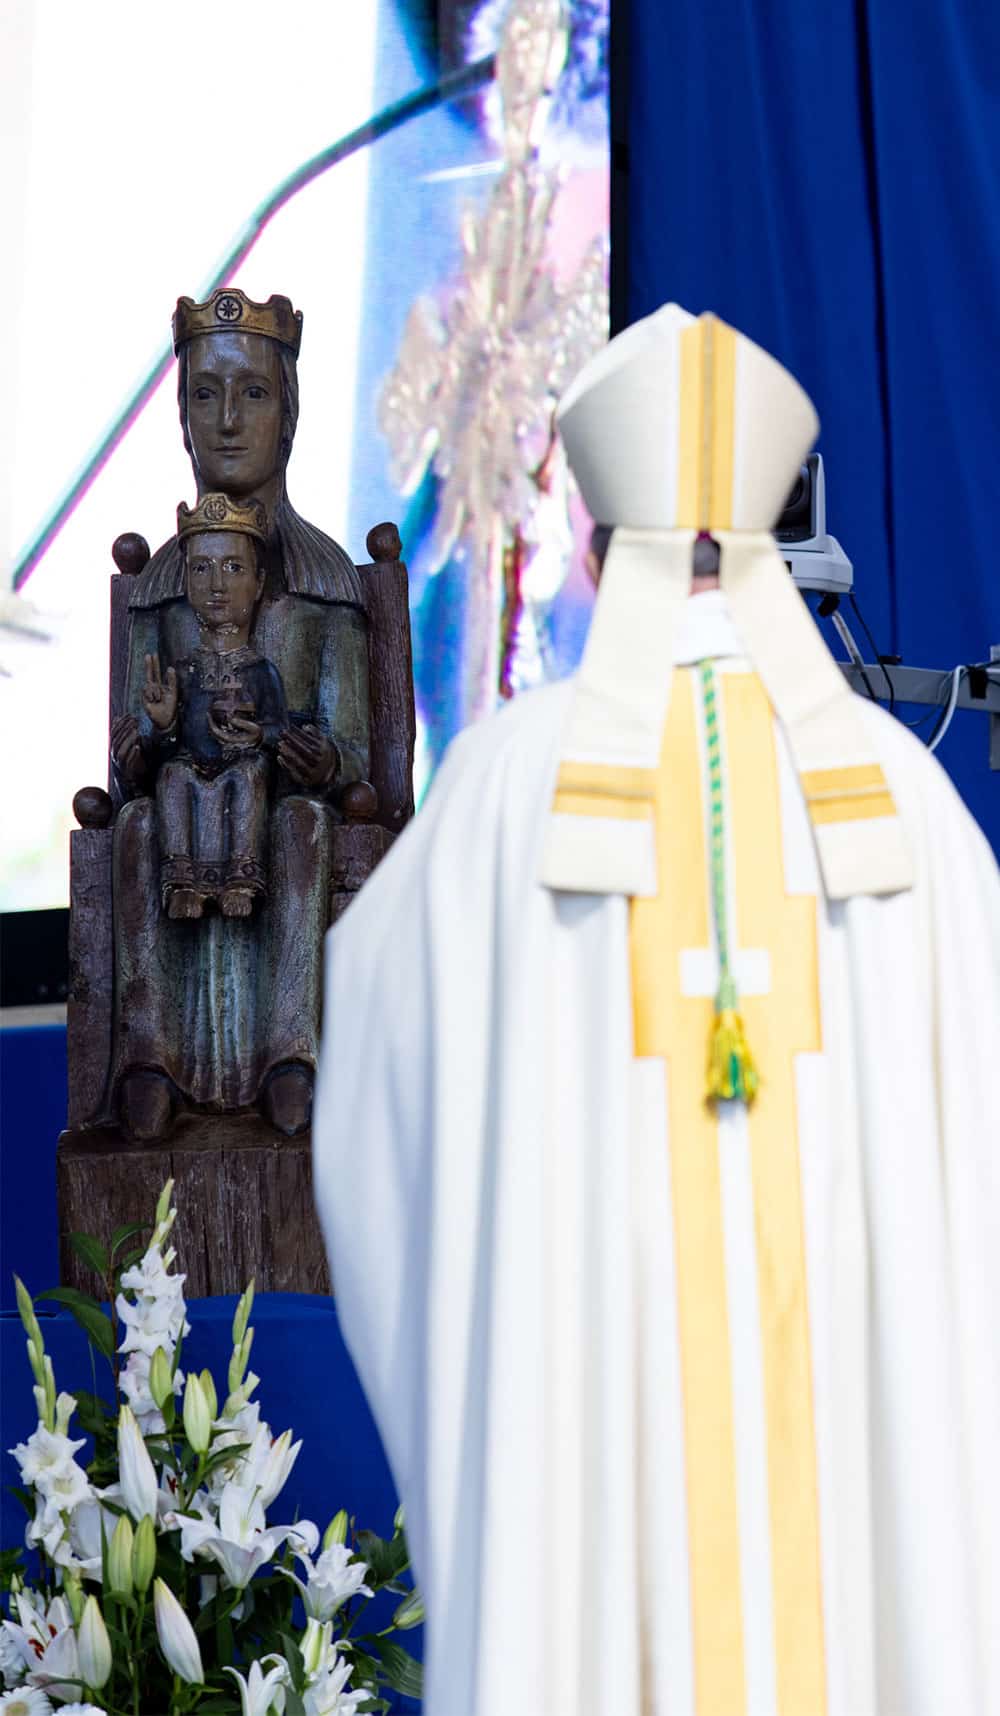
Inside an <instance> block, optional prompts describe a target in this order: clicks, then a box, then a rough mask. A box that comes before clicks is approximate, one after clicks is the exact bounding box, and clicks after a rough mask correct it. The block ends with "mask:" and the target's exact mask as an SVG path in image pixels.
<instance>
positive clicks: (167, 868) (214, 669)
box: [142, 494, 286, 918]
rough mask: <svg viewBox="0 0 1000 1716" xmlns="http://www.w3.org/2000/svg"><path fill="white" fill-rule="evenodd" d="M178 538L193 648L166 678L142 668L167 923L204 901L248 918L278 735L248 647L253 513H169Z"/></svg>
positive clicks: (259, 531) (262, 866)
mask: <svg viewBox="0 0 1000 1716" xmlns="http://www.w3.org/2000/svg"><path fill="white" fill-rule="evenodd" d="M177 533H178V538H179V541H180V545H181V550H182V553H183V555H184V558H185V580H186V588H187V597H188V601H189V603H190V605H191V608H192V610H193V612H194V614H195V617H196V618H197V621H198V625H199V628H200V632H201V645H202V647H201V648H200V649H198V650H197V651H196V652H195V653H194V654H193V655H191V656H189V657H187V658H186V659H183V660H181V661H179V662H177V664H176V666H175V667H168V668H167V669H166V671H165V672H163V671H162V669H161V665H160V660H159V656H158V655H156V654H153V655H147V656H146V658H145V662H146V680H145V685H144V688H143V693H142V704H143V709H144V710H145V713H146V715H147V716H148V718H149V721H150V724H151V728H152V732H151V735H150V745H151V750H152V752H153V755H154V757H155V758H156V760H157V761H158V762H159V768H158V770H157V783H156V822H157V833H158V837H159V846H160V883H161V888H162V897H163V906H164V910H165V911H166V913H167V915H168V917H171V918H199V917H201V916H202V913H203V911H204V909H205V907H206V905H207V904H209V903H210V902H217V903H218V906H219V909H220V911H221V912H222V913H223V914H224V915H225V916H226V917H230V918H234V917H249V916H250V914H251V912H252V910H253V905H254V900H255V899H256V898H258V897H260V896H261V895H263V894H264V893H265V892H266V888H267V869H266V854H267V832H268V826H267V819H268V798H269V793H270V788H271V785H272V782H273V777H274V770H275V753H276V749H277V745H278V741H279V738H280V736H281V734H282V733H283V731H284V729H285V726H286V709H285V695H284V689H283V687H282V682H281V676H280V674H279V673H278V670H277V668H276V667H275V666H274V664H273V663H272V662H270V661H268V660H266V659H265V658H264V657H263V656H261V655H258V653H257V652H256V650H254V649H252V648H251V647H250V644H249V636H250V628H251V626H252V624H253V617H254V610H255V607H256V604H257V601H258V599H259V597H260V594H261V590H262V587H263V581H264V574H263V571H262V569H261V567H260V564H259V545H262V544H263V543H264V542H265V540H266V520H265V516H264V508H263V506H262V505H261V504H260V503H259V502H257V501H252V502H251V503H250V504H249V505H244V506H240V505H239V504H237V503H234V502H233V501H231V500H230V499H229V498H228V497H227V496H226V495H221V494H211V495H206V496H205V497H204V498H203V499H202V500H201V501H200V502H199V503H198V505H197V506H196V507H194V508H193V509H189V508H188V507H186V506H184V505H183V503H182V504H181V506H180V507H178V509H177ZM157 754H158V756H157Z"/></svg>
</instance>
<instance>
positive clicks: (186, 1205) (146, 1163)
mask: <svg viewBox="0 0 1000 1716" xmlns="http://www.w3.org/2000/svg"><path fill="white" fill-rule="evenodd" d="M56 1178H57V1188H58V1199H59V1240H60V1263H61V1278H62V1282H63V1285H64V1286H70V1287H77V1288H79V1289H80V1290H81V1291H82V1292H87V1293H93V1292H96V1291H98V1283H97V1282H96V1280H95V1278H94V1276H93V1275H92V1273H91V1271H90V1270H89V1269H88V1268H87V1267H86V1265H85V1264H84V1263H82V1262H81V1260H80V1259H79V1258H78V1257H77V1255H76V1253H75V1251H74V1250H73V1248H72V1247H71V1246H70V1245H69V1243H68V1240H67V1235H68V1234H70V1233H74V1232H82V1233H91V1234H94V1236H95V1237H96V1238H98V1239H99V1240H101V1242H102V1243H103V1244H107V1242H108V1240H109V1239H110V1237H111V1235H112V1233H113V1232H114V1230H115V1228H116V1227H119V1226H121V1225H123V1224H124V1223H125V1222H131V1221H148V1220H149V1219H150V1217H151V1215H152V1212H153V1210H154V1209H155V1207H156V1200H157V1198H158V1197H159V1195H160V1192H161V1191H162V1189H163V1186H164V1185H165V1183H166V1181H167V1180H168V1179H171V1178H172V1179H173V1180H174V1181H175V1192H174V1196H175V1199H176V1203H177V1212H178V1213H177V1226H176V1228H175V1230H174V1237H175V1244H176V1246H177V1251H178V1257H179V1268H180V1269H181V1270H182V1271H184V1272H185V1274H186V1276H187V1281H186V1285H185V1293H186V1294H187V1296H188V1298H192V1299H194V1298H205V1297H208V1296H210V1295H212V1294H218V1293H241V1292H242V1291H243V1288H244V1287H245V1286H246V1284H247V1282H248V1281H249V1280H250V1278H251V1276H253V1277H254V1279H255V1281H256V1284H257V1288H258V1290H259V1291H260V1292H263V1293H329V1291H330V1278H329V1274H328V1271H327V1264H326V1255H325V1251H324V1248H323V1241H322V1236H321V1234H320V1229H319V1222H318V1221H317V1218H316V1213H315V1210H314V1208H313V1199H312V1157H311V1145H310V1138H309V1135H308V1134H304V1135H303V1136H302V1137H299V1138H292V1139H279V1138H278V1136H277V1134H276V1133H274V1132H273V1131H272V1129H271V1128H270V1127H269V1126H268V1125H267V1124H266V1122H265V1121H264V1120H262V1119H261V1118H260V1116H259V1115H256V1114H246V1115H184V1116H182V1117H181V1118H180V1120H178V1122H177V1125H176V1126H175V1128H174V1130H173V1132H172V1133H171V1134H170V1137H169V1138H167V1139H165V1140H164V1141H163V1142H162V1143H157V1144H153V1145H135V1144H130V1143H129V1142H128V1140H127V1139H126V1138H124V1137H123V1136H122V1134H121V1133H120V1132H119V1131H118V1130H117V1128H115V1127H111V1126H107V1127H97V1128H93V1129H88V1130H86V1131H75V1132H64V1133H63V1135H62V1137H61V1138H60V1140H59V1149H58V1154H57V1158H56Z"/></svg>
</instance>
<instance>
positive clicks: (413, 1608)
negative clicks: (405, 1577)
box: [392, 1591, 424, 1632]
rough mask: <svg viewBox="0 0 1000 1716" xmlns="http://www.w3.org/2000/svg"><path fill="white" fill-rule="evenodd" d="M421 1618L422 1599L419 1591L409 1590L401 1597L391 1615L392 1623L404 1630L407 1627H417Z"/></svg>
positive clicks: (422, 1614)
mask: <svg viewBox="0 0 1000 1716" xmlns="http://www.w3.org/2000/svg"><path fill="white" fill-rule="evenodd" d="M423 1618H424V1600H423V1598H422V1597H421V1595H420V1592H419V1591H411V1592H410V1595H409V1596H408V1597H404V1598H403V1601H402V1602H401V1603H400V1605H399V1607H398V1609H397V1610H396V1612H395V1614H394V1615H393V1617H392V1624H393V1626H394V1627H398V1628H399V1630H400V1632H405V1631H406V1629H407V1627H419V1626H420V1624H421V1622H422V1621H423Z"/></svg>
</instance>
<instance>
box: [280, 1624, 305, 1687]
mask: <svg viewBox="0 0 1000 1716" xmlns="http://www.w3.org/2000/svg"><path fill="white" fill-rule="evenodd" d="M280 1638H281V1649H282V1655H283V1656H284V1658H285V1661H286V1662H287V1664H288V1666H289V1668H290V1669H291V1671H292V1680H293V1681H294V1682H295V1685H296V1686H301V1685H302V1682H303V1681H304V1680H305V1675H306V1665H305V1662H304V1661H303V1658H302V1652H301V1651H300V1649H299V1647H298V1645H297V1643H296V1641H295V1640H294V1639H293V1638H292V1635H291V1633H281V1634H280Z"/></svg>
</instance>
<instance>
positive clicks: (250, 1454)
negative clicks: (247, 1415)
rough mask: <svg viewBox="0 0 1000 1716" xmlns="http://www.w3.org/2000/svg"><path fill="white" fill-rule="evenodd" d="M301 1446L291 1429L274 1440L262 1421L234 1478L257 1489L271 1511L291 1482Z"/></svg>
mask: <svg viewBox="0 0 1000 1716" xmlns="http://www.w3.org/2000/svg"><path fill="white" fill-rule="evenodd" d="M255 1410H256V1408H255ZM301 1447H302V1443H301V1442H293V1441H292V1432H291V1431H290V1430H284V1431H282V1433H281V1435H280V1436H274V1437H272V1435H271V1427H270V1425H269V1424H264V1423H261V1422H258V1423H257V1425H256V1426H255V1429H254V1432H253V1436H252V1439H251V1440H250V1446H249V1448H248V1449H247V1450H246V1452H245V1454H243V1456H242V1457H241V1458H240V1459H239V1461H238V1464H237V1467H236V1469H235V1470H234V1472H233V1476H234V1477H235V1479H236V1481H237V1482H238V1483H239V1484H240V1486H241V1487H242V1488H245V1489H256V1491H257V1495H258V1499H259V1500H260V1503H261V1506H262V1507H264V1508H269V1507H270V1506H271V1503H272V1502H273V1501H276V1500H277V1498H278V1496H279V1495H280V1493H281V1491H282V1490H283V1489H284V1487H285V1485H286V1483H287V1482H288V1479H289V1477H290V1475H291V1470H292V1467H293V1466H294V1464H295V1462H296V1460H297V1459H298V1457H299V1450H300V1449H301Z"/></svg>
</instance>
